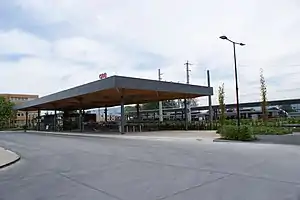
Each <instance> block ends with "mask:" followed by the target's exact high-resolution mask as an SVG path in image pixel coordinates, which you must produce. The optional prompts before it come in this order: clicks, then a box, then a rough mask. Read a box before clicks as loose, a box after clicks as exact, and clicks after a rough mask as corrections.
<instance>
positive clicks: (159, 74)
mask: <svg viewBox="0 0 300 200" xmlns="http://www.w3.org/2000/svg"><path fill="white" fill-rule="evenodd" d="M161 75H162V73H161V72H160V69H158V80H159V81H161ZM158 115H159V122H163V120H164V118H163V111H162V101H159V102H158Z"/></svg>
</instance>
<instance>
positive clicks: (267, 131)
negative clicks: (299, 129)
mask: <svg viewBox="0 0 300 200" xmlns="http://www.w3.org/2000/svg"><path fill="white" fill-rule="evenodd" d="M253 133H254V134H255V135H285V134H290V133H292V129H290V128H285V127H268V126H258V127H253Z"/></svg>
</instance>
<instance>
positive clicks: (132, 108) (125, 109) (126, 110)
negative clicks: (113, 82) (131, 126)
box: [124, 106, 136, 113]
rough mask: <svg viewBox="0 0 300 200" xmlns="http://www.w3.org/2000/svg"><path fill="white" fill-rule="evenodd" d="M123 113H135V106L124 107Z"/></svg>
mask: <svg viewBox="0 0 300 200" xmlns="http://www.w3.org/2000/svg"><path fill="white" fill-rule="evenodd" d="M124 111H125V113H129V112H134V111H136V106H125V108H124Z"/></svg>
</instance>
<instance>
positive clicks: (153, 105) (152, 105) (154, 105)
mask: <svg viewBox="0 0 300 200" xmlns="http://www.w3.org/2000/svg"><path fill="white" fill-rule="evenodd" d="M162 106H163V108H164V109H165V108H178V103H177V102H176V101H175V100H166V101H163V102H162ZM158 107H159V106H158V102H149V103H144V104H143V105H142V107H141V108H142V110H155V109H158Z"/></svg>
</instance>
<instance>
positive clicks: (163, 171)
mask: <svg viewBox="0 0 300 200" xmlns="http://www.w3.org/2000/svg"><path fill="white" fill-rule="evenodd" d="M0 146H2V147H5V148H8V149H11V150H13V151H15V152H16V153H17V154H19V155H20V156H21V160H20V161H19V162H17V163H15V164H14V165H11V166H9V167H7V168H4V169H2V170H0V200H38V199H39V200H40V199H43V200H50V199H51V200H53V199H70V200H71V199H72V200H77V199H78V200H82V199H88V200H90V199H91V200H92V199H104V200H106V199H107V200H112V199H119V200H158V199H161V200H162V199H166V200H170V199H175V200H179V199H184V200H186V199H188V200H194V199H195V200H199V199H205V200H216V199H218V200H219V199H225V200H227V199H228V200H241V199H243V200H250V199H251V200H252V199H253V200H267V199H268V200H269V199H271V200H277V199H278V200H282V199H295V200H296V199H297V200H299V199H300V173H299V167H300V147H299V146H295V145H279V144H249V143H228V142H226V143H213V142H211V143H210V142H207V141H197V140H193V141H190V140H189V141H187V140H183V141H180V140H176V141H173V140H170V141H168V140H163V141H154V140H146V139H145V140H133V139H124V138H95V137H93V138H89V137H76V136H58V135H57V136H55V135H39V134H37V133H34V134H33V133H13V132H10V133H3V132H2V133H0Z"/></svg>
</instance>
